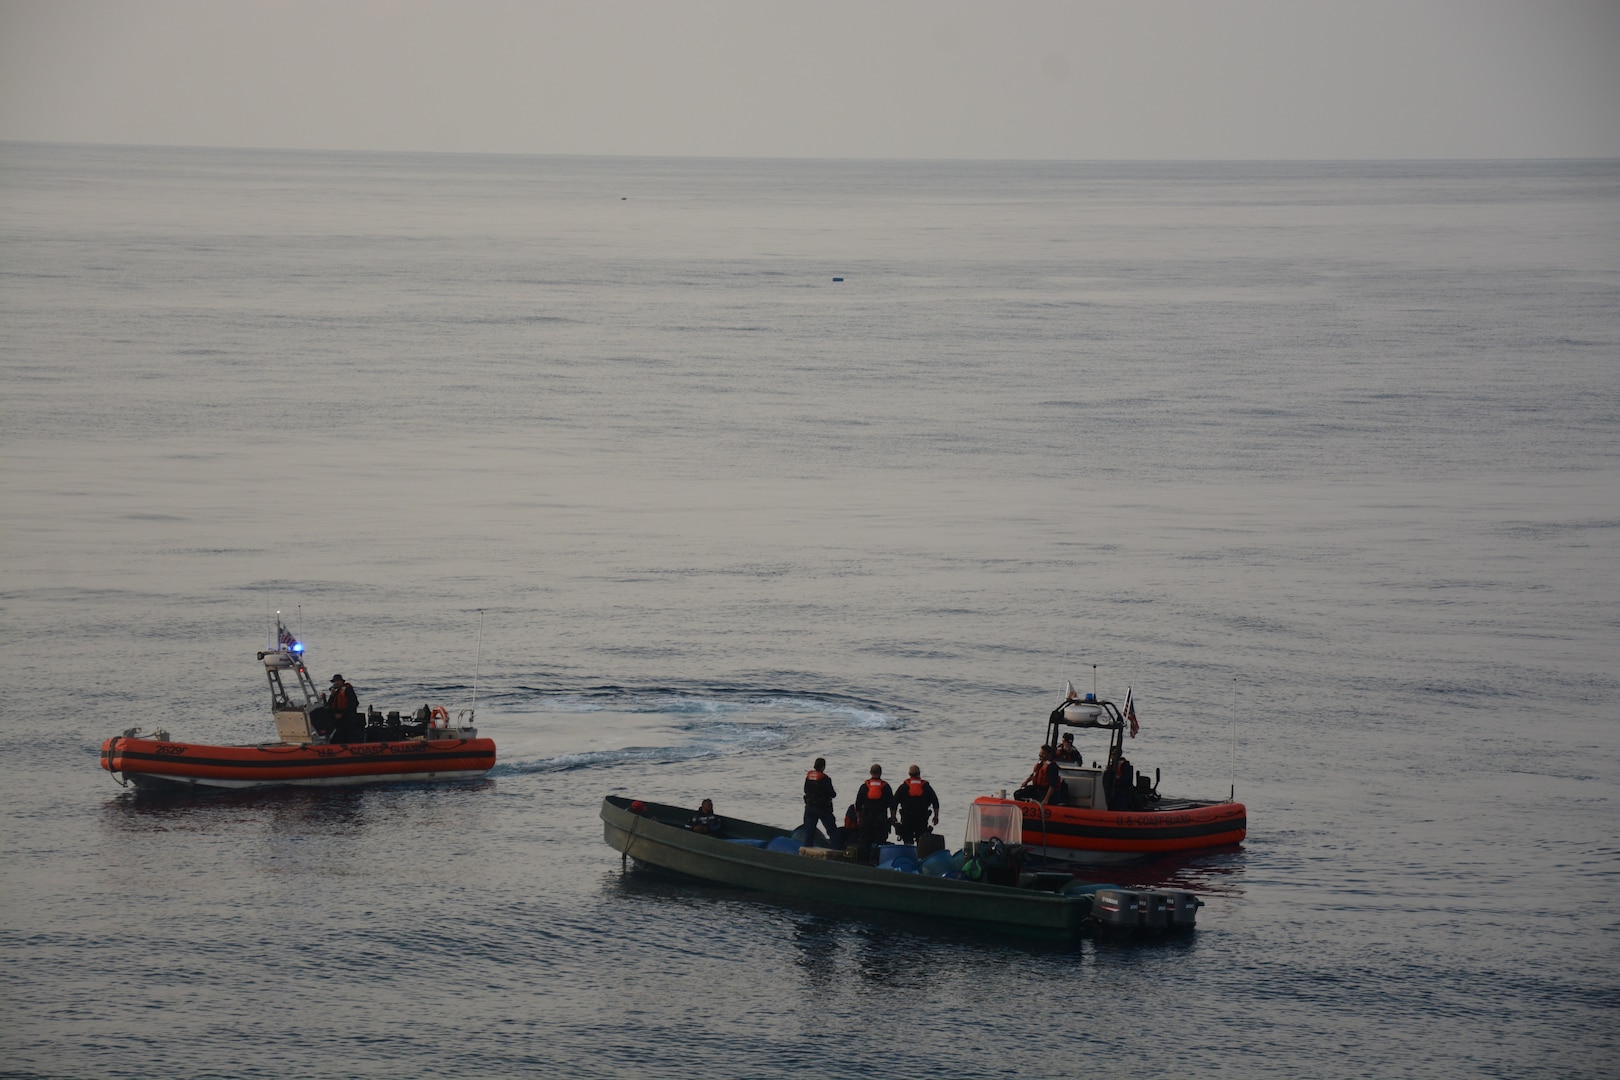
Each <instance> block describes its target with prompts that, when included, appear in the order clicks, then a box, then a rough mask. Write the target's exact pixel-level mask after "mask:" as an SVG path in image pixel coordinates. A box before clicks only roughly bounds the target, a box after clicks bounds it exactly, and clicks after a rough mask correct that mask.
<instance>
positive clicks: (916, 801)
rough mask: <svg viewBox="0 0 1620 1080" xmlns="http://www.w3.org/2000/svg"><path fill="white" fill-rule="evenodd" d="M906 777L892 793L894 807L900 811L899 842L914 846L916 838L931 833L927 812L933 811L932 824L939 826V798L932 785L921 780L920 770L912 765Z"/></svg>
mask: <svg viewBox="0 0 1620 1080" xmlns="http://www.w3.org/2000/svg"><path fill="white" fill-rule="evenodd" d="M906 772H907V774H908V775H907V777H906V780H905V782H904V783H902V784H901V785H900V786H899V787H898V788H897V789H896V790H895V793H894V801H895V805H896V806H897V807H898V809H899V811H900V842H901V843H902V844H915V843H916V842H917V837H919V836H921V835H922V834H923V833H926V832H932V831H933V830H932V829H930V828H929V826H928V811H929V810H930V809H932V810H933V811H934V824H935V825H938V824H939V796H938V795H935V794H934V785H932V784H930V783H929V782H928V781H926V780H924V779H923V778H922V770H921V769H919V768H918V767H917V766H915V765H913V766H912V767H911V768H909V769H907V770H906Z"/></svg>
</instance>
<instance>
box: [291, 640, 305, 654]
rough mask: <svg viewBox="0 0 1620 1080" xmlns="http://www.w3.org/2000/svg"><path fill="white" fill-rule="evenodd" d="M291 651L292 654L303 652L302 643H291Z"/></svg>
mask: <svg viewBox="0 0 1620 1080" xmlns="http://www.w3.org/2000/svg"><path fill="white" fill-rule="evenodd" d="M292 651H293V652H303V651H304V643H303V642H302V641H295V642H293V643H292Z"/></svg>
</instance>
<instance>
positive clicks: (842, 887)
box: [602, 795, 1091, 936]
mask: <svg viewBox="0 0 1620 1080" xmlns="http://www.w3.org/2000/svg"><path fill="white" fill-rule="evenodd" d="M630 802H631V800H629V799H625V798H621V797H619V796H616V795H610V796H608V797H607V798H605V799H603V800H602V838H603V839H604V840H606V841H607V843H608V844H609V846H611V847H612V848H613V849H614V850H615V851H618V852H620V853H622V854H624V855H628V856H629V857H630V858H632V859H635V860H636V861H637V862H639V863H644V864H646V865H648V866H656V867H659V868H661V869H664V870H672V871H674V872H676V873H679V874H686V875H688V876H690V877H694V878H701V879H703V880H704V881H714V882H718V883H720V884H722V885H731V886H735V887H737V888H740V889H754V890H757V891H759V892H768V893H775V894H777V895H779V896H787V897H792V898H794V899H796V900H813V901H821V902H825V903H834V904H847V905H850V906H853V907H863V908H872V909H876V910H879V911H893V912H899V913H901V914H906V915H917V916H922V917H925V918H930V919H948V920H952V921H955V922H962V923H973V924H977V925H979V926H984V927H988V928H993V929H996V930H1002V931H1012V932H1017V933H1034V934H1041V935H1060V936H1069V935H1073V934H1076V933H1078V932H1079V931H1080V929H1081V925H1082V921H1083V920H1084V919H1085V917H1086V915H1087V914H1089V913H1090V911H1091V898H1090V897H1089V896H1079V897H1069V896H1060V895H1058V894H1056V893H1050V892H1037V891H1033V890H1029V889H1015V888H1009V887H1006V886H1001V885H985V884H981V883H979V882H973V881H960V880H955V879H949V878H936V877H928V876H925V875H922V874H906V873H900V872H898V871H894V870H879V869H877V868H876V867H871V866H862V865H860V864H857V863H849V862H841V861H837V860H831V859H816V858H810V857H808V856H804V855H794V854H788V853H786V852H776V851H766V850H764V849H763V848H757V847H751V846H749V845H747V844H735V843H730V842H728V841H727V840H726V839H717V838H715V837H712V836H705V835H703V834H700V833H694V832H691V831H690V830H688V829H687V828H685V822H686V821H687V819H688V818H689V817H690V816H691V814H692V811H691V810H689V809H682V808H680V807H676V806H666V805H663V804H661V803H645V804H643V805H644V806H645V811H644V812H643V813H641V814H635V813H632V812H631V811H630ZM722 820H723V821H724V823H725V833H724V835H725V836H727V837H733V838H741V839H754V840H766V841H769V840H771V839H773V838H775V837H778V836H788V835H789V833H788V832H787V830H785V829H776V828H772V827H771V826H769V825H760V824H757V823H755V822H751V821H743V820H741V819H739V818H723V819H722Z"/></svg>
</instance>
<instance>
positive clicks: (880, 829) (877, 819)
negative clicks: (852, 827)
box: [855, 765, 894, 860]
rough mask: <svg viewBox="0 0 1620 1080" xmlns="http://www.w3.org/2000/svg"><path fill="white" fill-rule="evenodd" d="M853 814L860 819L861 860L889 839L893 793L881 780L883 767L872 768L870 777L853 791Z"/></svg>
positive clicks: (892, 821)
mask: <svg viewBox="0 0 1620 1080" xmlns="http://www.w3.org/2000/svg"><path fill="white" fill-rule="evenodd" d="M855 812H856V814H858V815H859V816H860V819H861V858H862V859H863V860H864V859H866V858H867V857H868V856H869V855H870V854H871V853H872V849H873V848H875V847H876V846H877V845H878V844H881V843H883V841H885V840H887V839H888V838H889V828H890V826H892V825H893V824H894V792H893V791H891V790H890V789H889V785H888V783H887V782H885V781H884V779H883V766H881V765H874V766H872V775H871V776H870V777H869V778H868V779H867V781H866V783H864V784H862V785H861V786H860V787H859V788H857V789H855Z"/></svg>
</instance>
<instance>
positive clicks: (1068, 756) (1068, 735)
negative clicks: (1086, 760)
mask: <svg viewBox="0 0 1620 1080" xmlns="http://www.w3.org/2000/svg"><path fill="white" fill-rule="evenodd" d="M1052 756H1053V757H1055V758H1057V759H1058V760H1059V761H1079V760H1080V751H1078V750H1076V749H1075V748H1074V732H1072V731H1065V732H1064V733H1063V741H1062V742H1060V743H1058V744H1057V751H1056V753H1054V754H1053V755H1052Z"/></svg>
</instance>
